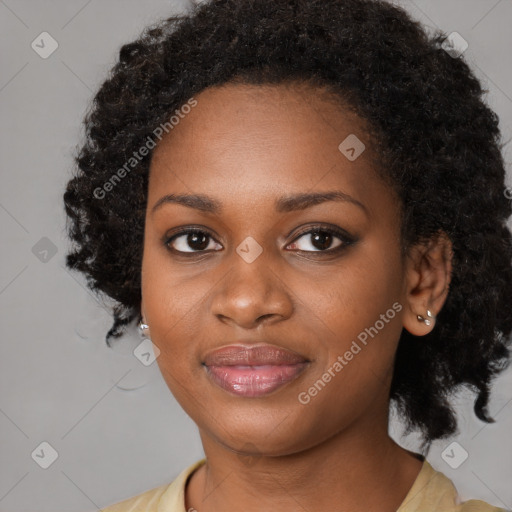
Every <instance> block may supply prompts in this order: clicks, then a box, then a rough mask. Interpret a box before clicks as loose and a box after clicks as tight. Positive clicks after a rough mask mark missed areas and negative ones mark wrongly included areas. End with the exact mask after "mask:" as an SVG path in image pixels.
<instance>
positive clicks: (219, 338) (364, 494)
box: [141, 84, 452, 512]
mask: <svg viewBox="0 0 512 512" xmlns="http://www.w3.org/2000/svg"><path fill="white" fill-rule="evenodd" d="M320 92H321V91H320V90H319V89H313V88H311V87H310V86H306V85H301V86H298V85H296V84H295V85H292V86H284V85H277V86H255V85H241V84H228V85H224V86H222V87H214V88H209V89H206V90H203V91H202V92H201V93H200V94H198V95H197V96H196V97H195V99H196V100H197V102H198V103H197V106H195V107H194V108H192V110H191V112H190V113H189V114H187V115H186V116H185V117H184V118H183V119H181V120H180V122H179V124H178V125H176V126H175V127H174V129H173V130H172V131H170V132H169V134H167V135H166V136H165V137H164V138H163V139H162V141H161V142H160V143H159V145H158V146H157V147H156V148H155V151H154V154H153V158H152V162H151V169H150V180H149V186H148V202H147V211H146V223H145V238H144V251H143V262H142V302H141V311H142V313H143V317H144V320H145V322H146V323H147V324H148V325H149V329H150V333H151V334H150V336H151V339H152V340H153V343H154V344H155V345H156V346H157V347H158V348H159V349H160V351H161V353H160V355H159V357H158V359H157V361H158V365H159V367H160V370H161V372H162V375H163V377H164V379H165V380H166V382H167V384H168V386H169V388H170V390H171V391H172V393H173V394H174V396H175V397H176V399H177V400H178V402H179V403H180V404H181V406H182V407H183V408H184V410H185V411H186V412H187V413H188V414H189V415H190V417H191V418H192V419H193V420H194V422H195V423H196V424H197V425H198V428H199V433H200V436H201V440H202V443H203V448H204V451H205V454H206V458H207V463H206V464H205V465H203V466H202V467H200V468H199V469H198V470H196V471H195V472H194V473H193V475H192V476H191V478H190V479H189V481H188V484H187V486H186V509H187V510H188V509H189V508H190V507H193V508H195V509H196V510H197V511H199V512H213V511H219V510H222V511H225V512H231V511H233V512H234V511H237V510H244V511H246V512H252V511H258V512H260V511H261V510H273V509H276V510H301V511H302V510H306V511H311V512H312V511H320V510H336V511H339V512H343V511H347V512H348V511H352V512H355V511H367V510H380V511H382V512H386V511H389V512H391V511H395V510H396V509H397V508H398V507H399V506H400V504H401V503H402V502H403V500H404V498H405V496H406V494H407V492H408V491H409V489H410V488H411V486H412V484H413V482H414V480H415V478H416V476H417V475H418V473H419V471H420V469H421V465H422V462H421V461H420V460H418V458H417V457H416V456H415V454H414V453H412V452H409V451H407V450H405V449H403V448H402V447H400V446H399V445H398V444H396V443H395V442H394V441H393V440H392V439H391V438H390V437H389V435H388V411H389V388H390V384H391V377H392V369H393V358H394V354H395V351H396V348H397V344H398V340H399V337H400V333H401V331H402V328H405V329H407V330H408V331H409V332H411V333H412V334H414V335H417V336H423V335H425V334H427V333H428V332H429V331H430V330H431V329H432V328H433V327H434V325H435V321H434V322H432V323H431V325H430V326H427V325H425V323H423V322H419V321H418V319H417V316H416V315H418V314H420V315H423V316H426V309H427V308H428V309H430V311H432V313H433V314H434V315H437V313H438V312H439V311H440V309H441V308H442V306H443V303H444V301H445V299H446V296H447V293H448V285H449V281H450V273H451V254H452V253H451V244H450V242H449V240H448V238H447V237H446V236H443V234H442V233H441V235H442V236H439V237H438V238H436V239H433V240H431V241H430V243H429V244H422V245H417V246H415V247H412V248H410V251H409V253H408V255H407V257H406V258H402V257H401V254H400V249H399V207H398V205H399V201H398V198H397V197H396V196H395V194H394V192H393V190H392V189H391V188H390V187H389V186H388V185H386V184H385V183H384V182H383V181H382V179H380V178H379V177H378V176H377V174H376V173H375V170H374V167H373V166H374V163H373V162H374V159H376V161H378V155H376V154H375V153H374V152H373V150H372V146H371V144H370V141H369V138H368V137H367V136H366V133H367V132H366V129H365V123H364V122H363V120H362V119H360V118H359V117H357V116H356V114H354V113H352V112H350V111H349V110H348V109H346V108H343V107H342V106H341V105H337V104H334V103H333V102H332V101H329V100H328V98H326V97H325V95H323V94H320ZM349 134H356V136H357V137H358V138H359V139H360V140H361V141H363V143H365V145H366V149H365V151H363V153H362V154H361V155H360V156H359V157H358V158H357V159H356V160H354V161H349V160H348V159H347V158H346V157H345V156H344V155H343V154H342V153H341V152H340V150H339V149H338V145H339V144H340V143H341V142H342V141H343V140H344V139H345V138H346V137H347V136H348V135H349ZM332 190H341V191H343V192H344V193H346V194H349V195H350V196H351V197H352V198H354V199H356V200H357V201H359V202H360V203H362V204H363V205H364V208H362V207H359V206H357V205H356V204H354V203H351V202H340V201H327V202H322V203H319V204H316V205H314V206H310V207H308V208H306V209H304V210H299V211H290V212H276V211H275V209H274V201H275V200H276V199H277V198H278V197H280V196H282V195H292V194H298V193H310V192H327V191H332ZM178 193H182V194H206V195H208V196H210V197H212V198H214V199H215V200H216V201H218V202H219V203H221V204H222V210H221V211H220V212H217V213H207V212H204V211H201V210H198V209H194V208H191V207H188V206H185V205H182V204H177V203H166V204H164V205H163V206H161V207H160V208H159V209H157V210H155V212H152V208H153V206H154V205H155V204H156V203H157V201H158V200H159V199H160V198H161V197H162V196H164V195H166V194H178ZM319 223H320V224H322V225H325V224H330V225H334V226H338V227H339V228H341V229H344V230H345V231H347V232H348V233H349V234H350V235H352V236H353V237H356V242H355V243H353V244H352V245H345V246H344V249H343V251H341V252H339V253H337V254H336V253H331V255H329V253H326V252H325V249H323V247H327V249H331V248H335V247H337V246H340V245H342V244H343V243H344V242H343V241H342V240H340V239H338V238H337V235H332V236H333V239H332V242H331V244H330V245H329V242H328V241H327V242H326V243H325V245H324V246H322V242H320V244H318V243H316V245H315V240H314V238H312V236H311V234H300V236H299V233H300V232H302V230H304V231H307V228H308V226H312V225H314V224H319ZM191 225H193V226H201V228H204V229H205V230H206V232H207V234H210V235H211V237H207V238H206V239H205V241H206V242H205V244H204V245H203V246H200V244H198V243H196V244H195V245H194V244H193V245H192V246H190V244H187V235H186V234H185V235H184V236H181V238H178V239H177V240H174V242H172V243H171V244H170V246H171V247H174V248H175V249H178V250H181V251H188V252H186V253H185V256H182V255H180V254H179V253H178V254H176V253H172V252H171V251H170V250H169V248H168V247H166V245H165V239H166V235H168V236H167V238H169V237H170V236H172V235H173V234H174V233H175V231H176V228H179V227H187V226H191ZM326 227H327V228H328V227H329V225H327V226H326ZM248 236H251V237H252V238H253V239H255V240H256V241H257V243H258V244H259V246H260V247H261V248H262V250H263V252H262V253H261V254H260V255H259V256H258V257H257V258H256V259H255V260H254V261H253V262H252V263H247V262H246V261H245V260H244V259H243V258H241V257H240V256H239V254H238V253H237V252H236V248H237V247H238V246H239V245H240V244H241V243H242V242H243V241H244V240H245V239H246V237H248ZM294 244H295V245H294ZM198 248H199V249H198ZM299 249H301V250H302V251H303V252H302V253H301V252H300V251H299ZM201 250H202V252H201ZM194 251H195V253H194ZM306 251H308V252H306ZM322 251H323V252H322ZM190 255H191V257H189V258H187V256H190ZM395 302H398V303H400V304H401V305H402V309H401V310H400V311H399V312H397V313H396V315H395V316H394V318H393V319H389V320H388V322H387V323H385V326H384V328H382V329H380V330H379V332H378V334H377V335H375V336H374V337H373V338H369V341H368V343H367V345H366V346H363V348H362V350H361V351H360V352H359V353H358V354H357V355H356V356H354V358H353V359H352V360H351V361H350V362H349V363H348V364H347V365H346V366H344V367H343V370H342V371H340V372H339V373H337V374H336V376H335V377H334V378H332V380H331V381H330V382H329V383H327V384H326V385H325V387H324V388H323V389H322V390H321V391H320V392H319V393H318V394H317V395H316V396H315V397H313V398H311V400H310V402H309V403H308V404H303V403H301V402H300V401H299V400H298V395H299V393H300V392H303V391H307V390H308V389H309V388H310V387H311V386H313V384H314V383H315V382H317V381H318V380H319V379H320V378H321V377H322V375H323V374H324V373H325V372H326V371H327V370H328V368H330V367H332V366H333V363H334V362H335V361H336V360H337V358H338V356H340V355H342V356H343V354H345V352H346V351H347V350H349V348H350V346H351V343H352V341H353V340H356V339H357V336H358V334H359V333H361V332H362V331H364V329H365V328H367V327H370V326H374V325H375V322H376V321H377V320H379V318H381V317H380V315H381V314H385V313H386V311H387V310H389V309H390V308H391V307H392V304H393V303H395ZM236 341H245V342H247V343H255V342H258V341H263V342H268V343H273V344H275V345H277V346H280V347H284V348H287V349H289V350H292V351H295V352H298V353H299V354H301V355H303V356H304V357H306V358H308V359H309V360H310V361H311V363H310V364H309V366H308V367H307V369H306V370H305V371H304V372H302V373H301V374H300V375H299V377H298V378H296V379H295V380H293V381H292V382H289V383H288V384H286V385H285V386H284V387H281V388H280V389H278V390H276V391H274V392H273V393H271V394H269V395H265V396H263V397H257V398H243V397H239V396H235V395H232V394H230V393H228V392H226V391H224V390H223V389H221V388H219V387H218V386H216V385H215V384H213V383H212V381H211V380H210V379H209V378H208V376H207V374H206V372H205V368H204V367H203V366H202V364H201V361H202V359H203V357H204V355H205V354H206V352H207V351H209V350H212V349H214V348H218V347H221V346H224V345H229V344H231V343H235V342H236Z"/></svg>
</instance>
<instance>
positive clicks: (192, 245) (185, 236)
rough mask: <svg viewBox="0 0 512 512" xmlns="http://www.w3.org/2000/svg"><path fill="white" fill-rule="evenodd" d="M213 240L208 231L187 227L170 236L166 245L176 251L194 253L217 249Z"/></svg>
mask: <svg viewBox="0 0 512 512" xmlns="http://www.w3.org/2000/svg"><path fill="white" fill-rule="evenodd" d="M213 242H214V240H213V238H212V236H211V235H210V234H209V233H207V232H206V231H202V230H199V229H187V230H184V231H181V232H180V233H177V234H175V235H173V236H172V237H170V238H169V239H168V240H166V242H165V245H166V246H167V247H169V249H172V250H173V251H176V252H185V253H194V252H203V251H206V250H207V249H215V243H214V244H213V245H212V243H213ZM217 245H219V244H217ZM219 246H220V245H219Z"/></svg>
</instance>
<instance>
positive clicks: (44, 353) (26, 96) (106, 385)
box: [0, 0, 512, 512]
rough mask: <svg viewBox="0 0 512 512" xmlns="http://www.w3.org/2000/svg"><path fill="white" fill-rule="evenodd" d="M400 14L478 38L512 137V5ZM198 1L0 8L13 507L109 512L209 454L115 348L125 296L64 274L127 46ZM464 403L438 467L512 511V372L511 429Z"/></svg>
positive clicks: (497, 395) (1, 471)
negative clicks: (92, 106) (100, 118)
mask: <svg viewBox="0 0 512 512" xmlns="http://www.w3.org/2000/svg"><path fill="white" fill-rule="evenodd" d="M400 5H402V6H404V7H405V8H406V9H407V10H408V11H409V12H410V13H411V14H412V15H413V17H414V18H416V19H418V20H420V21H421V22H422V23H423V24H424V25H426V26H427V27H429V28H435V27H439V28H441V29H443V30H444V31H445V32H446V33H447V34H449V33H451V32H458V33H459V34H460V35H461V36H462V37H463V38H464V39H465V40H466V41H467V42H468V44H469V46H468V48H467V50H466V51H465V52H464V55H463V58H464V59H465V60H466V61H467V62H468V63H469V64H470V66H471V67H472V68H473V69H474V70H475V73H476V75H477V76H478V77H479V78H480V79H481V81H482V83H483V85H484V87H485V88H486V89H488V91H489V93H488V94H487V96H486V101H487V102H488V104H489V105H490V106H491V107H492V108H493V109H494V110H495V111H496V112H497V113H498V115H499V117H500V123H501V129H502V133H503V141H504V142H505V141H509V140H510V138H511V137H512V129H511V126H512V123H511V120H512V71H511V69H512V67H511V61H510V49H511V48H512V31H511V30H510V24H511V22H512V0H435V1H427V0H415V1H409V0H403V1H401V2H400ZM187 7H188V3H187V1H186V0H177V1H172V2H171V1H164V0H146V1H138V2H137V1H135V0H129V1H128V0H123V1H121V0H103V1H99V0H89V1H87V0H73V1H69V0H67V1H66V0H52V1H44V2H43V1H28V0H0V41H1V48H2V50H1V74H0V129H1V133H0V140H1V151H0V168H1V172H2V188H1V193H0V225H1V229H2V259H1V267H0V308H1V328H2V332H3V335H2V344H1V357H0V365H1V371H0V512H21V511H30V512H34V511H37V512H50V511H51V512H59V511H66V512H85V511H93V510H97V509H98V508H100V507H104V506H106V505H107V504H111V503H114V502H117V501H120V500H122V499H125V498H128V497H130V496H133V495H136V494H139V493H141V492H143V491H145V490H147V489H150V488H152V487H155V486H158V485H162V484H164V483H169V482H170V481H172V480H173V479H174V478H175V477H176V476H177V474H178V473H179V472H180V471H181V470H182V469H184V468H185V467H186V466H188V465H189V464H191V463H193V462H194V461H196V460H198V459H199V458H201V457H203V451H202V447H201V443H200V439H199V435H198V433H197V428H196V426H195V424H194V423H193V422H192V421H191V419H190V418H188V416H187V415H186V414H185V413H184V412H183V411H182V409H181V408H180V406H179V405H178V404H177V403H176V401H175V400H174V398H173V396H172V395H171V393H170V391H169V390H168V388H167V386H166V384H165V382H164V380H163V378H162V377H161V375H160V372H159V370H158V367H157V365H156V363H154V364H153V365H151V366H148V367H146V366H144V365H143V364H141V363H140V362H139V361H138V360H137V359H136V358H135V357H134V356H133V355H132V354H131V350H133V347H134V346H136V344H137V337H136V335H137V334H136V331H135V329H133V332H134V334H133V336H132V337H131V338H130V336H127V338H126V340H127V341H126V343H125V344H124V345H123V346H124V349H123V348H119V346H118V348H116V349H115V350H112V349H108V348H107V347H106V345H105V342H104V335H105V333H106V331H107V330H108V329H109V328H110V326H111V320H112V319H111V317H110V316H109V312H108V306H109V305H110V304H111V303H109V302H108V300H98V299H97V298H96V297H95V296H94V295H93V294H92V293H91V292H90V291H89V290H88V289H87V287H86V286H85V280H84V279H83V278H82V276H81V275H78V274H76V273H71V272H70V271H68V270H67V269H66V268H65V265H64V256H65V253H66V250H67V249H68V247H69V242H68V240H67V239H66V234H65V230H64V226H65V216H64V209H63V202H62V194H63V192H64V188H65V185H66V183H67V181H68V180H69V178H70V176H71V170H72V167H73V160H72V158H73V154H74V150H75V146H76V145H77V144H79V143H80V141H81V140H82V126H81V122H82V118H83V115H84V113H85V109H86V107H87V106H88V103H89V101H90V99H91V97H92V95H93V93H94V91H95V90H96V89H97V87H98V86H99V84H100V83H101V82H102V81H103V80H104V78H105V77H106V73H107V71H108V70H109V68H110V67H111V66H112V65H113V64H114V62H115V59H116V58H117V54H118V51H119V48H120V46H121V45H122V44H123V43H125V42H128V41H131V40H132V39H134V38H135V37H136V36H137V35H138V34H139V33H140V31H141V30H142V29H143V27H144V26H146V25H147V24H149V23H152V22H154V21H156V20H157V19H158V18H160V17H166V16H169V15H170V14H172V13H175V12H177V11H182V10H185V9H187ZM43 32H47V33H48V34H49V35H46V34H45V35H43V36H41V35H40V34H41V33H43ZM41 38H43V40H44V42H43V43H41ZM54 41H55V42H54ZM56 44H58V47H57V49H56V50H55V51H54V52H53V53H51V55H49V56H46V58H43V56H44V55H45V54H44V52H49V51H51V49H52V45H56ZM511 146H512V144H508V145H507V146H506V147H505V149H504V155H505V160H506V161H507V162H510V161H511V160H512V147H511ZM508 172H509V175H508V176H509V182H508V184H509V185H512V179H511V176H510V168H509V169H508ZM455 401H456V404H457V412H458V418H459V427H460V433H459V434H457V435H456V436H454V437H453V438H451V439H449V440H443V441H439V442H437V443H435V444H434V446H433V448H432V449H431V451H430V453H429V456H428V460H429V461H430V463H431V464H432V465H433V466H434V467H435V468H436V469H438V470H440V471H443V472H444V473H445V474H446V475H447V476H448V477H449V478H451V479H452V480H453V482H454V483H455V485H456V487H457V488H458V490H459V492H460V494H461V496H462V499H464V500H466V499H469V498H480V499H483V500H485V501H488V502H490V503H492V504H494V505H496V506H500V507H503V508H508V509H510V508H512V486H511V485H510V483H511V482H512V440H511V435H510V432H512V370H511V369H509V370H507V371H506V372H505V373H504V374H503V375H502V376H501V377H500V378H499V379H498V380H497V381H496V382H495V386H494V388H493V393H492V399H491V403H490V408H489V410H490V412H491V415H492V416H493V417H494V418H495V419H496V423H495V424H490V425H488V424H485V423H483V422H481V421H479V420H478V419H477V418H476V417H475V416H474V414H473V411H472V398H471V395H470V394H469V393H460V394H459V395H457V397H456V399H455ZM400 430H401V425H400V423H399V422H398V421H397V420H396V418H393V421H392V423H391V432H392V435H393V437H395V439H397V441H399V442H401V443H402V444H403V445H404V446H406V447H408V448H411V449H414V448H417V446H418V445H417V439H416V438H415V437H414V436H413V437H411V436H410V437H408V438H405V439H404V438H400ZM453 442H455V443H457V444H456V445H452V446H451V447H450V445H451V443H453ZM42 443H43V444H42ZM46 443H47V444H46ZM453 449H455V450H459V452H458V453H463V452H461V449H463V450H465V452H467V454H468V457H467V459H466V460H465V461H464V462H463V463H462V464H461V465H460V466H459V467H458V468H456V469H454V468H452V467H450V465H449V464H448V463H447V462H445V460H446V457H443V453H445V454H446V453H447V452H446V450H448V452H449V453H453V452H451V450H453ZM52 459H55V460H53V462H52ZM50 462H52V463H51V464H50V465H49V467H47V468H46V469H44V468H43V467H42V466H44V465H46V464H49V463H50Z"/></svg>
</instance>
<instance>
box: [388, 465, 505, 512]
mask: <svg viewBox="0 0 512 512" xmlns="http://www.w3.org/2000/svg"><path fill="white" fill-rule="evenodd" d="M426 510H428V511H431V510H435V511H436V512H510V511H507V510H505V509H503V508H499V507H495V506H493V505H490V504H489V503H486V502H485V501H481V500H469V501H461V499H460V496H459V494H458V492H457V489H456V488H455V486H454V484H453V482H452V481H451V480H450V479H449V478H448V477H447V476H446V475H445V474H444V473H442V472H441V471H437V470H435V469H434V468H433V467H432V466H431V465H430V464H429V462H428V461H427V460H424V462H423V466H422V468H421V470H420V472H419V474H418V476H417V478H416V480H415V482H414V484H413V486H412V488H411V489H410V490H409V493H408V494H407V496H406V498H405V500H404V501H403V503H402V505H401V506H400V507H399V509H398V510H397V512H425V511H426Z"/></svg>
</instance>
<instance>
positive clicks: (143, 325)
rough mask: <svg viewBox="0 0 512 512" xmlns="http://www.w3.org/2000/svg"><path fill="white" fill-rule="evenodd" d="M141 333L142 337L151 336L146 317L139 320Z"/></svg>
mask: <svg viewBox="0 0 512 512" xmlns="http://www.w3.org/2000/svg"><path fill="white" fill-rule="evenodd" d="M139 333H140V335H141V337H142V338H149V325H148V324H146V323H145V322H144V319H142V320H141V321H140V322H139Z"/></svg>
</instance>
